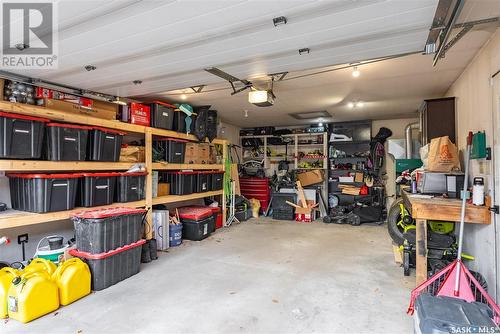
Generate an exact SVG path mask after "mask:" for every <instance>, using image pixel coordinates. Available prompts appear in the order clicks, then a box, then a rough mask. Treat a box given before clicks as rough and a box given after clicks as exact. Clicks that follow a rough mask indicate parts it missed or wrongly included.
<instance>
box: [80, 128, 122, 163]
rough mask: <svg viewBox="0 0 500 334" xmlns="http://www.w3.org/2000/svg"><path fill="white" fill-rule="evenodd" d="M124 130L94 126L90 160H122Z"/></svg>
mask: <svg viewBox="0 0 500 334" xmlns="http://www.w3.org/2000/svg"><path fill="white" fill-rule="evenodd" d="M124 135H125V133H124V132H121V131H116V130H111V129H106V128H100V127H93V128H92V130H91V131H90V138H89V140H88V142H89V151H88V160H91V161H110V162H116V161H118V160H120V150H121V146H122V140H123V136H124Z"/></svg>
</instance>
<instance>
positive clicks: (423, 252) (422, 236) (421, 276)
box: [416, 219, 427, 286]
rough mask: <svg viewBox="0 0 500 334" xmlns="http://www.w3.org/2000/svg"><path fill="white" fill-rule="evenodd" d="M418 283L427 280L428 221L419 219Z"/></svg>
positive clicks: (417, 222) (417, 223)
mask: <svg viewBox="0 0 500 334" xmlns="http://www.w3.org/2000/svg"><path fill="white" fill-rule="evenodd" d="M416 227H417V245H416V247H417V251H416V255H417V258H416V281H417V282H416V283H417V286H418V285H420V284H421V283H423V282H425V281H426V280H427V220H425V219H417V221H416Z"/></svg>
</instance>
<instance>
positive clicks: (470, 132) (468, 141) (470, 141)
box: [467, 131, 472, 146]
mask: <svg viewBox="0 0 500 334" xmlns="http://www.w3.org/2000/svg"><path fill="white" fill-rule="evenodd" d="M467 145H468V146H470V145H472V131H469V135H468V136H467Z"/></svg>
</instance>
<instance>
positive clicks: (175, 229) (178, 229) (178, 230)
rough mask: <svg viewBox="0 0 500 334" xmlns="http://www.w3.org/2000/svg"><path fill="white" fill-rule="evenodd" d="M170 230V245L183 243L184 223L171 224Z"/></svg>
mask: <svg viewBox="0 0 500 334" xmlns="http://www.w3.org/2000/svg"><path fill="white" fill-rule="evenodd" d="M168 232H169V233H168V235H169V245H170V247H175V246H179V245H180V244H181V243H182V224H170V225H169V226H168Z"/></svg>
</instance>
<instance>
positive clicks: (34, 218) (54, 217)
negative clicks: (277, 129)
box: [0, 101, 228, 239]
mask: <svg viewBox="0 0 500 334" xmlns="http://www.w3.org/2000/svg"><path fill="white" fill-rule="evenodd" d="M0 110H2V111H4V112H12V113H16V114H21V115H29V116H36V117H43V118H47V119H50V120H53V121H57V122H65V123H75V124H82V125H90V126H100V127H106V128H110V129H115V130H120V131H123V132H126V133H129V134H135V135H143V136H144V141H145V152H146V159H145V162H144V165H145V168H146V171H147V172H148V175H147V176H146V188H145V192H146V198H145V200H143V201H137V202H129V203H114V204H112V205H108V206H103V207H97V208H106V207H144V208H146V209H147V210H148V213H147V215H146V223H147V224H149V225H150V226H151V225H152V210H151V208H152V206H153V205H154V204H167V203H175V202H181V201H187V200H192V199H200V198H204V197H209V196H222V200H221V202H222V213H223V220H224V221H225V219H226V217H225V212H226V210H225V200H224V191H223V190H220V191H211V192H206V193H195V194H190V195H185V196H175V195H168V196H161V197H156V198H153V197H152V194H153V191H152V189H153V182H152V181H153V180H152V172H153V170H177V169H193V170H221V171H224V170H225V165H223V164H212V165H196V164H167V163H153V162H152V159H153V156H152V143H153V136H161V137H170V138H178V139H185V140H190V141H198V140H197V139H196V137H195V136H193V135H188V134H184V133H178V132H175V131H169V130H163V129H156V128H151V127H147V126H140V125H135V124H128V123H123V122H120V121H111V120H104V119H100V118H95V117H92V116H89V115H84V114H79V113H68V112H63V111H59V110H53V109H49V108H45V107H38V106H32V105H27V104H20V103H12V102H7V101H0ZM212 143H214V144H219V145H222V146H223V150H222V152H223V160H224V161H225V159H226V156H227V153H228V150H227V141H226V140H225V139H220V138H216V139H214V140H213V142H212ZM134 164H136V163H129V162H94V161H40V160H0V171H5V172H16V171H17V172H28V171H30V172H51V171H54V172H57V171H103V170H128V169H129V168H130V167H132V166H133V165H134ZM93 209H96V207H94V208H76V209H74V210H69V211H58V212H49V213H41V214H37V213H30V212H23V211H13V210H8V211H6V212H4V213H0V230H2V229H8V228H14V227H21V226H27V225H35V224H42V223H47V222H53V221H58V220H64V219H68V218H69V217H71V215H72V214H73V213H74V212H77V211H82V210H93ZM146 231H148V233H147V235H146V237H147V238H148V239H150V238H152V228H147V229H146Z"/></svg>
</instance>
